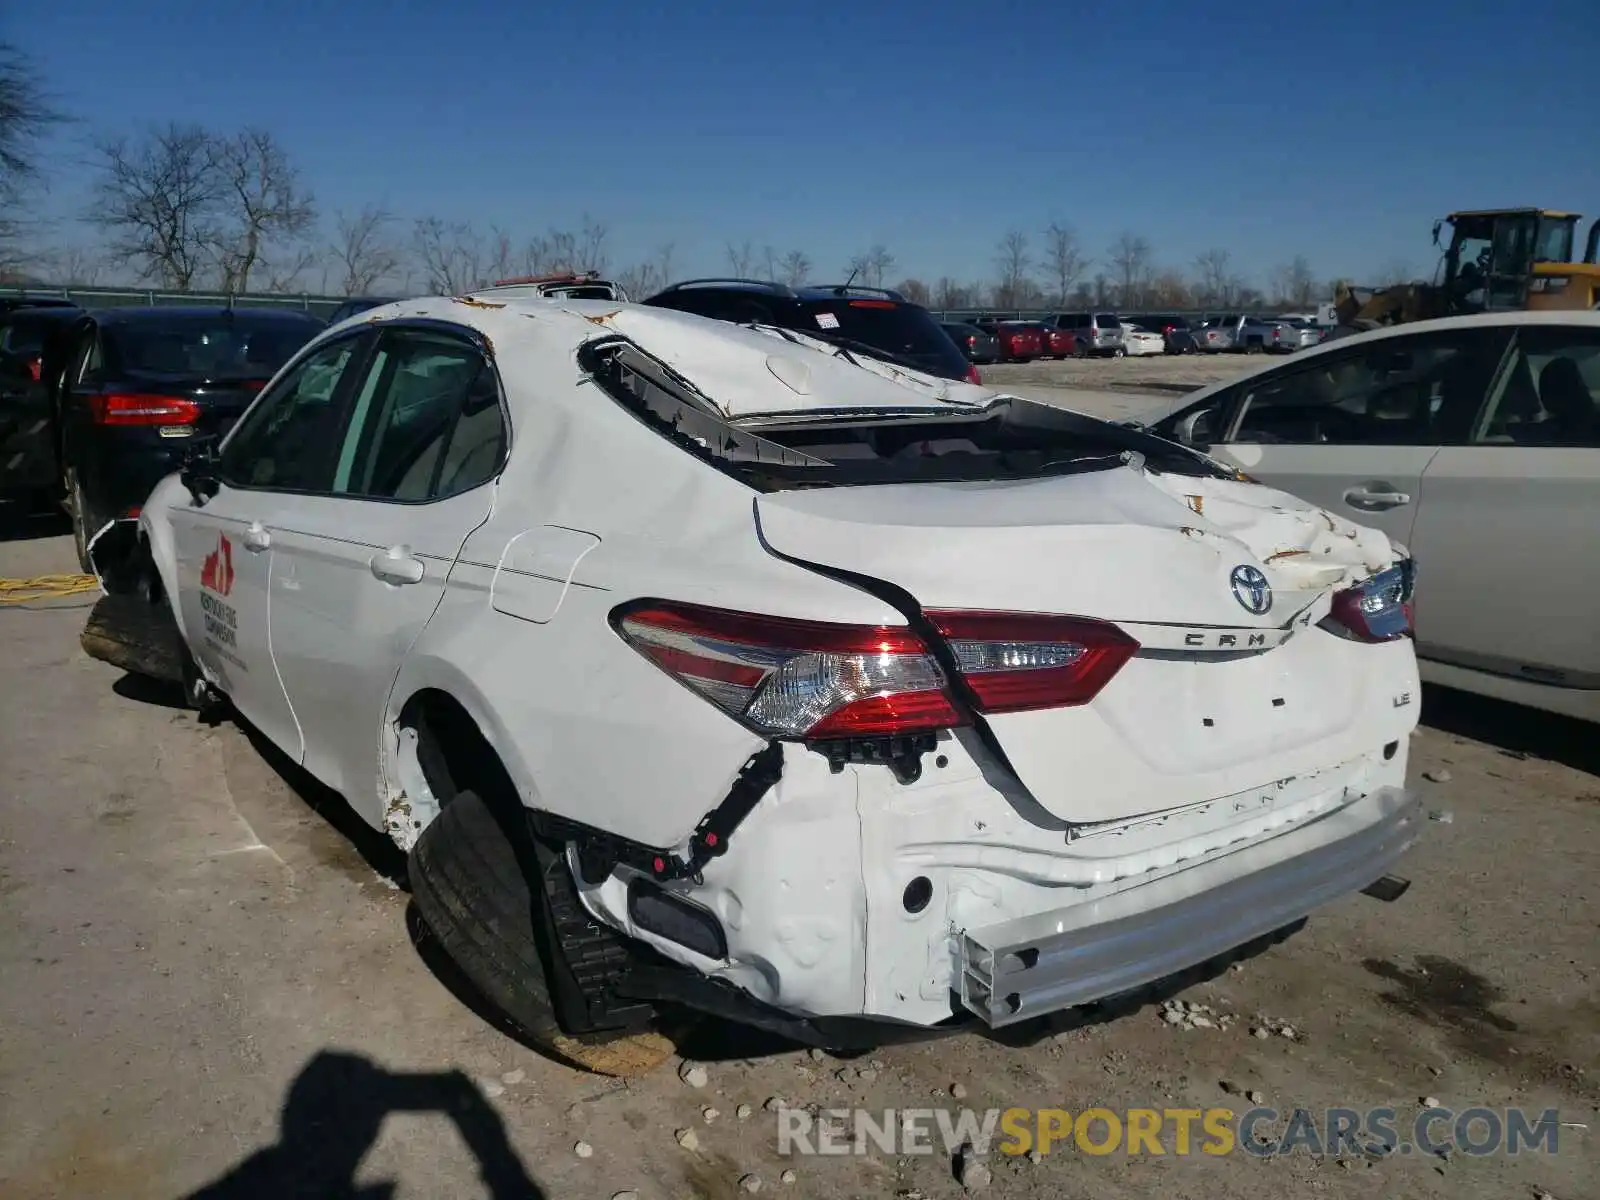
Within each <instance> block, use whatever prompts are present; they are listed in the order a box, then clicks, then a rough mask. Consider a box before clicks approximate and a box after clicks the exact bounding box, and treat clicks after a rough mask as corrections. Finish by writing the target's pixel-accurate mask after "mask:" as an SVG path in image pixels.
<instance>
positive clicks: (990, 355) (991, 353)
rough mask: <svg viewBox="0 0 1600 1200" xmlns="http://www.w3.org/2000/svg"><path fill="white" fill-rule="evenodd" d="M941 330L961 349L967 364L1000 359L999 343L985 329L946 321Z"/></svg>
mask: <svg viewBox="0 0 1600 1200" xmlns="http://www.w3.org/2000/svg"><path fill="white" fill-rule="evenodd" d="M943 329H944V331H945V332H946V333H948V334H949V335H950V340H951V341H953V342H954V343H955V344H956V345H957V346H959V347H960V348H961V353H963V354H965V355H966V356H967V361H968V362H975V363H992V362H994V361H995V360H996V359H997V358H999V357H1000V343H999V342H997V341H995V338H994V334H992V333H990V332H989V331H988V330H987V329H980V328H979V327H978V326H976V325H972V324H968V323H967V322H965V321H946V322H945V323H944V325H943Z"/></svg>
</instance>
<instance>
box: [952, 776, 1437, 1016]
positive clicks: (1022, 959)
mask: <svg viewBox="0 0 1600 1200" xmlns="http://www.w3.org/2000/svg"><path fill="white" fill-rule="evenodd" d="M1421 811H1422V802H1421V799H1420V798H1419V797H1418V796H1416V795H1415V794H1413V793H1411V792H1409V791H1405V790H1403V789H1400V788H1380V789H1379V790H1377V791H1374V792H1371V793H1369V794H1368V795H1366V796H1363V797H1362V798H1361V799H1359V800H1355V801H1353V802H1351V803H1350V804H1347V805H1345V807H1343V808H1341V809H1338V810H1337V811H1335V812H1332V813H1329V814H1328V815H1326V816H1324V817H1320V818H1318V819H1316V820H1313V821H1310V822H1308V823H1307V824H1305V825H1303V826H1301V827H1300V828H1298V829H1294V830H1291V831H1289V832H1287V833H1283V834H1280V835H1279V836H1277V837H1273V838H1269V839H1267V840H1266V841H1264V842H1260V843H1257V844H1256V845H1253V846H1247V847H1245V848H1244V849H1242V850H1236V851H1234V852H1232V853H1229V854H1223V855H1220V856H1218V857H1215V858H1209V859H1205V860H1203V861H1201V862H1198V863H1196V864H1195V865H1194V866H1192V867H1189V868H1188V869H1186V870H1182V871H1178V872H1177V873H1175V874H1172V875H1168V876H1165V877H1163V878H1161V879H1158V880H1156V881H1155V882H1153V883H1147V884H1141V885H1138V886H1135V887H1131V888H1128V889H1126V890H1124V891H1121V892H1116V893H1114V894H1112V895H1109V896H1106V897H1104V898H1103V899H1100V900H1094V901H1090V902H1087V903H1084V904H1079V905H1075V906H1072V907H1069V908H1063V909H1057V910H1055V911H1053V912H1046V913H1039V914H1037V915H1034V916H1028V917H1019V918H1017V919H1016V920H1012V921H1005V922H1001V923H1000V924H997V925H989V926H985V927H984V928H981V929H969V930H966V931H965V932H964V933H962V934H960V935H958V937H957V945H956V950H955V954H956V970H957V975H958V979H959V984H958V990H959V994H960V997H961V1002H962V1003H963V1004H964V1005H965V1006H966V1007H967V1008H968V1009H970V1010H971V1011H972V1012H974V1013H976V1014H977V1015H978V1016H979V1017H981V1018H982V1019H983V1020H984V1021H985V1022H986V1023H987V1024H988V1025H990V1026H991V1027H999V1026H1003V1025H1011V1024H1014V1023H1016V1022H1018V1021H1025V1020H1028V1019H1030V1018H1033V1017H1039V1016H1042V1015H1044V1014H1046V1013H1051V1012H1056V1011H1059V1010H1060V1009H1064V1008H1071V1007H1073V1006H1074V1005H1079V1004H1088V1003H1090V1002H1092V1001H1095V1000H1103V999H1105V998H1107V997H1109V996H1115V995H1118V994H1120V993H1123V992H1127V991H1130V990H1132V989H1134V988H1138V987H1142V986H1143V985H1145V984H1148V983H1152V982H1154V981H1156V980H1158V979H1163V978H1165V977H1166V976H1168V975H1172V974H1174V973H1176V972H1178V971H1182V970H1184V969H1185V968H1188V967H1192V966H1195V965H1197V964H1199V963H1203V962H1206V961H1207V960H1209V959H1213V958H1216V957H1218V956H1219V955H1222V954H1225V953H1227V952H1228V951H1229V950H1231V949H1233V948H1234V947H1236V946H1239V945H1242V944H1244V943H1246V942H1249V941H1251V940H1253V939H1255V938H1258V937H1261V936H1263V935H1265V934H1268V933H1270V932H1272V931H1273V930H1275V929H1278V928H1280V927H1282V926H1284V925H1288V924H1290V923H1291V922H1294V921H1296V920H1299V919H1300V918H1302V917H1305V916H1306V915H1307V914H1309V913H1310V912H1311V911H1312V910H1313V909H1316V908H1318V907H1320V906H1322V905H1323V904H1326V903H1327V902H1329V901H1330V900H1334V899H1336V898H1338V897H1339V896H1343V895H1346V894H1348V893H1351V892H1357V891H1360V890H1362V889H1363V888H1365V887H1367V886H1368V885H1370V884H1371V883H1372V882H1373V881H1374V880H1375V879H1378V878H1380V877H1381V876H1383V875H1385V874H1387V873H1388V871H1389V868H1390V867H1391V866H1392V865H1393V864H1394V862H1395V860H1396V859H1398V858H1399V857H1400V855H1402V854H1403V853H1405V851H1406V850H1407V849H1409V848H1410V846H1411V844H1412V843H1413V842H1415V841H1416V839H1417V835H1418V831H1419V829H1420V825H1421Z"/></svg>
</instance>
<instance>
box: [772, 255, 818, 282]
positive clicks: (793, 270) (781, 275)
mask: <svg viewBox="0 0 1600 1200" xmlns="http://www.w3.org/2000/svg"><path fill="white" fill-rule="evenodd" d="M811 267H812V263H811V256H810V255H809V254H807V253H806V252H805V251H804V250H791V251H789V253H787V254H785V255H784V256H783V261H782V262H780V263H779V264H778V275H777V278H778V280H779V281H780V282H782V283H786V284H788V285H789V286H790V287H799V286H800V285H801V284H803V283H804V282H805V281H806V280H807V279H808V278H810V276H811Z"/></svg>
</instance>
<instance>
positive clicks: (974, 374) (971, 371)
mask: <svg viewBox="0 0 1600 1200" xmlns="http://www.w3.org/2000/svg"><path fill="white" fill-rule="evenodd" d="M967 382H968V383H982V382H983V376H982V375H979V374H978V368H977V367H975V366H973V365H972V364H970V363H968V364H967Z"/></svg>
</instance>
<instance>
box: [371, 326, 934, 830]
mask: <svg viewBox="0 0 1600 1200" xmlns="http://www.w3.org/2000/svg"><path fill="white" fill-rule="evenodd" d="M500 367H501V374H502V378H503V379H504V380H505V382H506V388H507V394H508V399H509V400H510V407H511V414H512V423H513V427H514V428H513V438H512V448H511V453H510V457H509V460H508V466H507V468H506V470H505V472H504V474H503V476H502V478H501V480H500V482H499V484H498V485H497V489H496V497H495V504H494V510H493V512H492V514H491V516H490V518H489V520H488V521H487V522H485V523H484V525H482V526H481V527H480V528H479V529H477V530H475V531H474V532H473V533H472V535H471V536H470V537H469V538H468V539H467V541H466V544H465V545H464V546H463V548H462V552H461V554H460V556H459V558H458V560H457V562H456V563H455V565H454V567H453V568H452V570H451V573H450V577H449V584H448V587H447V588H446V592H445V597H444V599H443V601H442V602H441V604H440V606H439V609H438V611H437V612H436V613H435V615H434V616H433V618H432V620H430V621H429V623H428V625H427V627H426V628H425V629H424V631H423V633H422V635H421V637H419V638H418V640H417V643H416V645H415V646H414V647H413V649H412V651H411V653H410V655H409V656H408V657H407V659H406V661H405V662H404V664H403V665H402V666H401V668H400V672H399V676H398V678H397V680H396V685H395V688H394V691H393V694H392V697H391V702H390V705H389V711H388V722H387V724H386V731H385V733H384V735H383V736H384V740H385V744H386V745H388V746H389V747H390V748H391V750H392V747H393V744H394V739H395V729H394V725H393V722H394V720H395V719H396V718H397V717H398V715H399V713H400V712H401V710H402V708H403V707H404V704H405V702H406V700H407V699H408V698H409V697H410V696H412V695H414V694H415V693H416V692H417V691H418V690H419V689H422V688H426V687H439V688H443V689H444V690H446V691H448V692H450V693H451V694H452V695H453V696H455V698H456V699H457V700H459V701H460V702H461V703H462V704H463V705H464V706H465V707H466V708H467V710H468V711H469V712H470V713H472V714H473V715H474V716H475V717H476V718H477V720H478V723H479V726H480V728H481V729H483V730H484V732H485V735H486V736H487V737H488V738H489V740H490V742H491V744H492V745H494V747H495V749H496V751H497V752H498V753H499V754H500V756H501V758H502V761H503V762H504V763H505V764H506V766H507V768H508V770H509V771H510V772H511V775H512V777H513V779H514V781H515V782H516V784H517V787H518V789H519V791H520V792H521V794H522V797H523V801H524V803H525V804H527V805H528V806H529V807H530V808H535V809H541V810H545V811H548V812H552V813H556V814H559V815H561V816H565V817H569V818H571V819H573V820H577V821H581V822H584V823H586V824H589V825H593V826H596V827H598V828H602V829H606V830H609V831H611V832H614V833H617V834H620V835H622V836H624V837H628V838H631V839H633V840H635V841H638V842H642V843H645V844H647V845H651V846H657V847H666V846H671V845H675V844H677V843H678V842H680V841H681V840H682V839H683V838H685V837H687V835H688V834H689V833H690V832H691V831H692V830H693V828H694V826H695V824H696V823H697V822H698V821H699V820H700V818H701V817H702V816H704V815H705V814H706V813H707V812H708V811H709V810H711V809H712V808H714V807H715V806H716V805H717V804H718V803H720V802H721V801H722V799H723V798H724V797H725V796H726V794H727V791H728V788H729V786H730V785H731V783H732V781H733V779H734V778H735V776H736V775H737V774H738V772H739V769H740V768H741V767H742V766H743V765H744V762H745V760H746V759H747V758H748V757H749V756H750V755H751V754H752V753H754V751H755V750H757V749H759V748H760V746H761V745H762V739H761V738H759V737H758V736H756V735H755V734H753V733H751V732H750V731H748V730H746V729H745V728H744V727H743V726H741V725H739V724H738V723H737V722H735V721H734V720H733V719H732V718H730V717H728V716H727V715H725V714H724V713H722V712H721V711H720V710H718V709H716V708H715V707H713V706H712V705H711V704H710V703H709V702H707V701H706V700H704V699H702V698H700V697H699V696H697V695H695V694H694V693H692V692H690V691H689V690H688V689H687V688H686V687H684V686H683V685H682V684H680V683H678V682H677V681H676V680H674V679H672V678H671V677H669V676H668V675H666V674H665V673H663V672H662V671H660V670H659V669H657V668H656V667H655V666H653V665H652V664H651V663H650V662H648V661H647V660H646V659H645V658H644V657H643V656H641V655H640V654H638V653H637V652H636V651H634V650H633V649H632V648H631V647H629V646H628V645H627V644H626V643H625V642H624V641H623V640H622V639H621V637H619V636H618V635H617V633H616V632H615V631H614V630H613V628H612V627H611V624H610V615H611V613H612V611H613V610H614V609H615V608H616V607H617V606H618V605H619V604H622V603H625V602H627V601H631V600H637V599H642V598H652V597H653V598H663V599H672V600H680V601H687V602H691V603H698V604H706V605H713V606H716V607H721V608H730V609H739V610H744V611H750V612H759V613H767V614H772V615H777V616H792V617H804V618H810V619H814V620H832V621H852V622H861V623H885V624H893V625H899V624H903V623H904V622H903V621H902V619H901V618H900V616H899V614H898V613H897V612H896V611H895V610H893V609H892V608H890V607H889V606H888V605H886V604H885V603H883V602H882V601H880V600H878V599H876V598H875V597H873V596H870V595H868V594H867V593H865V592H862V591H860V590H858V589H856V588H853V587H851V586H849V585H846V584H843V583H839V582H837V581H834V580H831V579H828V578H825V577H823V576H821V575H818V574H816V573H814V572H812V571H809V570H807V569H805V568H802V567H799V566H795V565H793V564H791V563H788V562H785V561H783V560H781V559H779V558H777V557H774V556H773V555H772V554H770V553H768V551H767V550H766V549H765V548H764V547H763V546H762V544H761V543H760V541H759V540H758V538H757V534H756V526H755V518H754V499H755V493H754V492H752V491H751V490H750V489H749V488H747V487H746V486H745V485H743V484H742V483H738V482H736V481H735V480H733V479H731V478H729V477H727V476H725V475H723V474H721V473H720V472H718V471H716V470H715V469H713V468H712V467H711V466H709V465H707V464H705V463H703V462H700V461H699V460H697V459H695V458H694V457H692V456H691V455H689V454H688V453H686V452H685V451H683V450H681V449H679V448H678V447H676V446H674V445H672V444H671V443H669V442H668V441H666V440H665V439H664V438H662V437H661V436H659V435H658V434H657V433H655V432H654V431H653V430H652V429H650V428H648V427H646V426H645V425H643V424H642V423H640V422H639V421H638V420H636V419H635V418H634V417H633V416H632V415H631V414H629V413H628V412H626V411H625V410H624V409H622V408H621V406H620V405H618V404H617V403H616V402H615V401H613V400H612V399H611V398H610V397H609V396H608V395H606V394H605V393H604V392H602V391H601V390H600V389H599V388H598V387H596V386H594V385H593V384H584V383H581V382H580V380H579V376H578V375H577V373H576V368H575V366H574V368H573V370H572V372H571V373H570V374H569V375H567V376H566V377H565V378H562V379H551V378H550V372H549V369H548V362H547V361H545V362H539V361H519V359H518V356H517V354H516V352H515V350H512V351H509V352H508V353H507V354H505V355H503V356H502V357H501V360H500ZM538 368H542V370H541V369H538ZM552 389H555V390H567V394H568V395H569V396H576V398H577V399H579V400H581V403H574V404H570V405H569V404H553V403H550V402H549V392H550V391H551V390H552ZM541 393H543V394H541ZM545 528H559V529H562V530H568V531H578V532H579V533H582V534H588V535H591V536H590V537H589V538H581V539H573V540H572V542H571V544H573V545H582V546H584V547H586V549H585V551H584V553H582V555H581V557H579V558H578V559H577V560H576V561H575V562H572V563H571V564H569V567H570V569H569V570H567V571H566V572H565V573H566V574H568V576H569V578H567V579H559V578H556V576H557V575H559V574H562V573H563V571H560V570H556V569H554V568H553V567H552V568H540V567H538V566H537V565H535V566H533V567H532V568H531V569H529V570H525V571H519V572H518V573H517V575H516V577H515V578H511V577H508V576H507V575H506V574H503V573H502V564H503V560H504V556H505V552H506V548H507V546H508V545H510V544H511V542H512V540H513V539H515V538H517V537H518V536H519V535H521V534H524V533H528V532H529V531H538V530H540V529H545ZM546 540H547V539H546ZM552 544H554V543H552ZM497 574H499V575H500V578H499V580H498V582H497V578H496V577H497ZM508 588H509V589H512V590H520V591H522V592H525V593H526V594H527V597H526V598H527V603H526V604H523V603H520V602H513V603H508V604H503V605H502V606H501V607H498V608H497V607H496V605H495V603H493V602H492V600H491V596H492V594H494V593H496V592H497V591H498V592H499V593H500V594H501V595H506V594H507V593H506V591H505V589H508ZM503 610H511V611H503ZM519 612H520V613H522V614H524V615H520V616H519V615H515V614H516V613H519ZM534 617H547V619H545V620H536V619H531V618H534ZM391 787H392V784H391Z"/></svg>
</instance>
